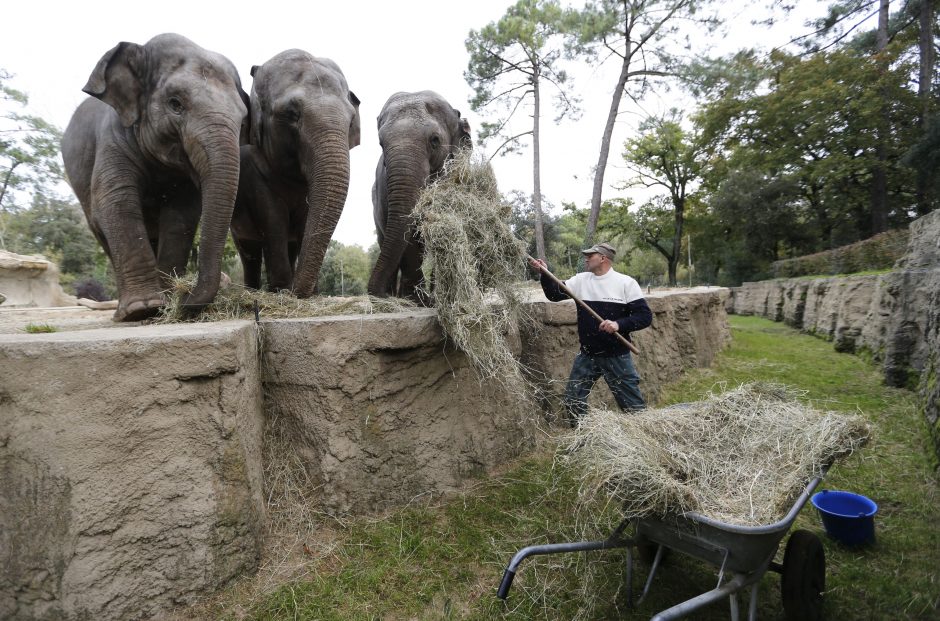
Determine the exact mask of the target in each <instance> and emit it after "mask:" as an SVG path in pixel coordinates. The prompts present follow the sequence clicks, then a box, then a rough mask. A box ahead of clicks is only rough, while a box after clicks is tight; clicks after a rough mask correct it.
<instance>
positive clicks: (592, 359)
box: [565, 352, 646, 427]
mask: <svg viewBox="0 0 940 621" xmlns="http://www.w3.org/2000/svg"><path fill="white" fill-rule="evenodd" d="M602 375H603V376H604V381H606V382H607V385H608V386H610V392H612V393H614V399H616V400H617V405H619V406H620V409H621V410H624V411H632V410H642V409H643V408H645V407H646V402H645V401H643V395H642V394H640V376H639V375H638V374H637V372H636V368H634V366H633V359H632V358H631V357H630V354H629V353H626V354H624V355H622V356H607V357H605V356H590V355H588V354H585V353H583V352H582V353H579V354H578V355H577V357H575V359H574V364H573V365H572V366H571V376H570V377H569V378H568V385H567V386H565V412H566V413H567V415H568V422H569V424H570V425H571V426H572V427H575V426H577V424H578V420H580V418H581V417H582V416H584V413H585V412H586V411H587V398H588V395H589V394H590V393H591V389H592V388H594V384H595V383H597V380H598V379H600V377H601V376H602Z"/></svg>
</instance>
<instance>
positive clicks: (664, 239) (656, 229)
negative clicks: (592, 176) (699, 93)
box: [623, 110, 703, 287]
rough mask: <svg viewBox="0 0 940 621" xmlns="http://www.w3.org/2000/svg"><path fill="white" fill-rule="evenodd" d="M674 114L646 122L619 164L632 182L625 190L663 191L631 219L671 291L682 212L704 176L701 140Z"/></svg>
mask: <svg viewBox="0 0 940 621" xmlns="http://www.w3.org/2000/svg"><path fill="white" fill-rule="evenodd" d="M681 121H682V117H681V114H680V113H679V111H678V110H671V111H670V112H669V114H668V115H667V116H665V117H663V118H655V117H650V118H647V119H646V120H645V121H644V122H643V123H642V124H641V125H640V128H639V132H640V133H639V135H638V136H637V137H635V138H631V139H629V140H627V143H626V146H625V151H624V154H623V159H624V161H625V162H626V163H627V168H628V169H630V170H631V171H632V172H633V173H634V175H635V176H634V178H633V179H632V180H631V181H629V182H627V186H643V187H646V188H648V189H649V188H657V187H658V188H662V189H664V190H665V191H666V195H665V196H661V197H657V198H654V199H651V200H650V201H649V202H648V203H646V204H645V205H643V206H642V207H640V209H639V211H638V212H637V213H636V214H635V215H634V223H635V229H636V231H637V233H638V235H639V239H640V240H642V241H643V242H644V243H647V244H649V245H650V246H652V247H653V248H654V249H655V250H657V251H658V252H660V253H661V254H662V255H663V257H664V258H665V259H666V265H667V271H668V274H669V284H670V286H673V287H674V286H676V268H677V266H678V264H679V259H680V252H681V250H682V236H683V228H684V226H685V210H686V207H687V204H688V203H689V202H691V201H692V200H694V199H693V195H692V187H691V186H692V185H694V184H695V183H696V182H698V180H699V178H700V177H701V175H702V168H703V161H702V152H703V147H702V144H701V138H700V136H699V135H698V134H697V133H696V132H695V131H694V130H691V131H686V130H684V129H683V128H682V125H681Z"/></svg>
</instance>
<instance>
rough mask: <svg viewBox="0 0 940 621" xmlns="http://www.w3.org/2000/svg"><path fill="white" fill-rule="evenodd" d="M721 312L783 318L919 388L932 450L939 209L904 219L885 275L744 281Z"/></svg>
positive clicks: (939, 425) (939, 313)
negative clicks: (903, 243)
mask: <svg viewBox="0 0 940 621" xmlns="http://www.w3.org/2000/svg"><path fill="white" fill-rule="evenodd" d="M728 311H729V312H733V313H736V314H739V315H760V316H763V317H767V318H769V319H773V320H774V321H784V322H786V323H788V324H789V325H791V326H793V327H795V328H799V329H801V330H804V331H806V332H809V333H812V334H816V335H819V336H821V337H823V338H826V339H829V340H831V341H832V342H833V344H834V346H835V348H836V349H837V350H838V351H845V352H855V351H868V352H870V353H871V354H872V356H873V357H874V359H875V360H876V361H878V362H879V363H880V364H881V365H882V369H883V371H884V376H885V382H886V383H887V384H889V385H891V386H907V387H910V388H915V389H917V390H919V391H920V395H921V399H922V406H923V409H924V415H925V416H926V418H927V423H928V425H929V427H930V430H931V434H932V435H933V439H934V443H935V448H936V452H937V455H938V457H940V406H938V403H940V382H938V372H940V211H935V212H932V213H930V214H928V215H926V216H924V217H922V218H920V219H918V220H916V221H915V222H913V223H912V224H911V227H910V241H909V243H908V248H907V253H906V254H905V255H904V256H903V257H902V258H901V259H900V260H899V261H898V262H897V264H896V265H895V269H894V270H893V271H891V272H888V273H885V274H877V275H869V276H847V277H831V278H817V279H795V278H793V279H777V280H767V281H762V282H750V283H744V284H743V285H742V286H741V287H738V288H735V289H733V290H732V295H731V297H730V298H729V299H728Z"/></svg>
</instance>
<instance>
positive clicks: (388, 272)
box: [368, 145, 431, 297]
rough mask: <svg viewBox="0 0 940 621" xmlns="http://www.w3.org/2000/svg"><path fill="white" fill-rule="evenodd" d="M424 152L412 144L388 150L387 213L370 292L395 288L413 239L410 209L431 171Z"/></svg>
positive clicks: (412, 209)
mask: <svg viewBox="0 0 940 621" xmlns="http://www.w3.org/2000/svg"><path fill="white" fill-rule="evenodd" d="M409 146H410V145H409ZM423 153H424V152H423V151H422V150H420V149H416V148H413V147H412V148H408V147H404V148H403V147H392V148H389V149H387V150H386V151H385V166H386V171H387V181H388V192H387V196H388V213H387V214H386V222H385V234H384V236H383V240H382V241H383V243H382V247H381V248H380V249H379V258H378V260H377V261H376V262H375V267H374V268H373V270H372V275H371V277H370V278H369V287H368V290H369V294H370V295H375V296H382V297H384V296H387V295H389V293H391V292H393V291H394V285H395V279H396V276H397V274H398V270H399V268H400V266H401V260H402V255H404V253H405V248H406V247H407V246H408V244H409V243H411V237H412V229H413V223H412V221H411V212H412V211H414V208H415V205H416V204H417V203H418V195H419V194H420V192H421V189H422V188H423V187H424V185H425V183H427V180H428V176H429V175H430V173H431V168H430V164H429V162H428V161H427V159H426V158H424V157H423ZM415 154H422V155H418V156H416V155H415Z"/></svg>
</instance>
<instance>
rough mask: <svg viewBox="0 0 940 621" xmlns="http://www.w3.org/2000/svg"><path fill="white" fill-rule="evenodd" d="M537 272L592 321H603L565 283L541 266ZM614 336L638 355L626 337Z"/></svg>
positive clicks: (638, 351)
mask: <svg viewBox="0 0 940 621" xmlns="http://www.w3.org/2000/svg"><path fill="white" fill-rule="evenodd" d="M525 256H526V258H527V259H528V260H529V261H531V262H534V261H535V259H534V258H533V257H532V255H529V254H527V255H525ZM530 265H531V263H530ZM539 271H540V272H542V273H543V274H545V275H546V276H548V277H549V278H551V279H552V280H554V281H555V284H557V285H558V286H559V287H561V290H562V291H564V292H565V294H567V296H568V297H569V298H571V299H572V300H574V303H575V304H577V305H578V306H580V307H581V308H583V309H584V310H586V311H587V312H588V313H589V314H590V315H591V317H593V318H594V319H597V321H599V322H602V321H604V318H603V317H601V316H600V315H598V314H597V313H596V312H595V311H594V309H593V308H591V307H590V306H588V305H587V304H585V303H584V300H582V299H581V298H579V297H578V296H576V295H575V294H573V293H572V292H571V289H569V288H568V286H567V285H566V284H565V283H563V282H562V281H560V280H558V277H557V276H555V275H554V274H552V273H551V272H549V271H548V268H547V267H542V266H541V265H539ZM614 336H616V337H617V338H618V339H620V342H621V343H623V344H624V345H626V347H627V349H629V350H630V351H631V352H633V355H639V353H640V350H639V349H637V348H636V345H634V344H633V343H631V342H630V341H628V340H627V337H625V336H624V335H622V334H620V333H619V332H614Z"/></svg>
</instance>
